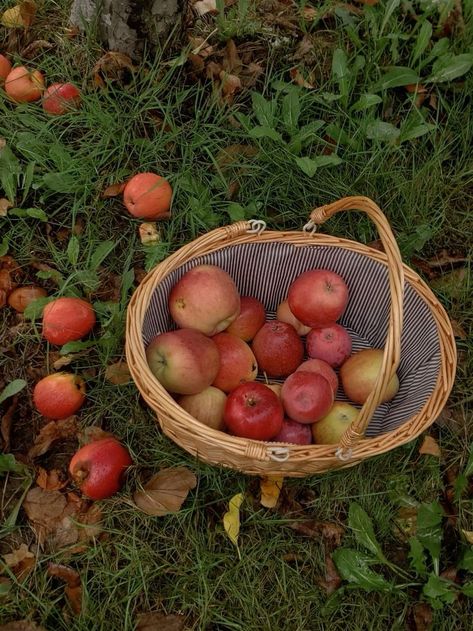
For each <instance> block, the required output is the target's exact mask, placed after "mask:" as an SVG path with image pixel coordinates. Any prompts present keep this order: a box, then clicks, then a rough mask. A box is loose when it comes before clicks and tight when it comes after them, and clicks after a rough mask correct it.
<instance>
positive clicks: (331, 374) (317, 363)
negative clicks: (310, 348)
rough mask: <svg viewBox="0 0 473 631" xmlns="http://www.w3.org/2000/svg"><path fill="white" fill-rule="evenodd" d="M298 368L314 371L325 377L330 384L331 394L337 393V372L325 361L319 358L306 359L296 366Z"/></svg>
mask: <svg viewBox="0 0 473 631" xmlns="http://www.w3.org/2000/svg"><path fill="white" fill-rule="evenodd" d="M298 370H304V371H305V372H315V373H318V374H319V375H322V377H325V379H327V381H328V382H329V384H330V385H331V386H332V390H333V394H334V395H336V394H337V390H338V377H337V373H336V372H335V371H334V369H333V368H332V367H331V366H329V365H328V364H327V362H324V361H322V360H321V359H308V360H307V361H305V362H302V364H301V365H300V366H299V367H298V368H297V370H296V372H297V371H298Z"/></svg>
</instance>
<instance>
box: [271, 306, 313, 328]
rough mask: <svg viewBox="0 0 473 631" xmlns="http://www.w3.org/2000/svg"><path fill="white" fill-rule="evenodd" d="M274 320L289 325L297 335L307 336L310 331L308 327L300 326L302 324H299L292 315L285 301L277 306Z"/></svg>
mask: <svg viewBox="0 0 473 631" xmlns="http://www.w3.org/2000/svg"><path fill="white" fill-rule="evenodd" d="M276 320H279V321H280V322H287V324H291V325H292V326H293V327H294V328H295V329H296V332H297V334H298V335H307V333H308V332H309V331H310V326H306V325H305V324H302V322H299V320H298V319H297V318H296V316H295V315H294V314H293V313H292V311H291V309H290V308H289V303H288V301H287V300H284V301H283V302H281V304H280V305H278V308H277V309H276Z"/></svg>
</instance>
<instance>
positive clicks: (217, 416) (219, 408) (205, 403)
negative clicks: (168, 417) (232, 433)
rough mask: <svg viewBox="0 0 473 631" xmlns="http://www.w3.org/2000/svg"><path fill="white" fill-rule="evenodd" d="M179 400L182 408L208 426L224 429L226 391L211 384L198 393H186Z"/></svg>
mask: <svg viewBox="0 0 473 631" xmlns="http://www.w3.org/2000/svg"><path fill="white" fill-rule="evenodd" d="M177 402H178V403H179V405H180V406H181V408H184V410H186V412H189V414H190V415H191V416H193V417H194V418H196V419H197V420H198V421H200V422H201V423H203V424H204V425H207V427H212V428H213V429H219V430H223V428H224V426H225V425H224V422H223V412H224V409H225V403H226V402H227V395H226V394H225V392H222V391H221V390H219V389H218V388H214V387H213V386H209V387H208V388H205V390H202V392H198V393H197V394H184V395H183V396H182V397H179V399H178V400H177Z"/></svg>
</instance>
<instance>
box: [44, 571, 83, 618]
mask: <svg viewBox="0 0 473 631" xmlns="http://www.w3.org/2000/svg"><path fill="white" fill-rule="evenodd" d="M48 574H49V576H54V577H56V578H59V579H61V581H64V582H65V583H66V587H65V589H64V594H65V596H66V598H67V600H68V602H69V604H70V606H71V609H72V611H73V612H74V613H75V614H76V615H79V614H80V612H81V610H82V586H81V580H80V575H79V572H77V571H76V570H74V569H73V568H72V567H69V566H68V565H61V564H59V563H49V564H48Z"/></svg>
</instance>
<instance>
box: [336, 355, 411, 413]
mask: <svg viewBox="0 0 473 631" xmlns="http://www.w3.org/2000/svg"><path fill="white" fill-rule="evenodd" d="M383 356H384V351H383V350H382V349H380V348H368V349H365V350H362V351H358V352H357V353H354V354H353V355H352V356H351V357H349V358H348V359H347V360H346V362H345V363H344V364H342V367H341V368H340V379H341V381H342V386H343V390H344V391H345V394H346V395H347V397H348V398H349V399H350V401H353V403H359V404H363V403H364V402H365V401H366V399H367V398H368V397H369V395H370V394H371V392H372V391H373V390H374V387H375V385H376V381H377V379H378V375H379V373H380V372H381V366H382V363H383ZM398 390H399V379H398V376H397V375H394V376H393V377H392V379H391V380H390V381H389V383H388V385H387V388H386V392H385V393H384V396H383V398H382V399H381V403H385V402H386V401H391V399H393V398H394V397H395V396H396V394H397V392H398Z"/></svg>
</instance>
